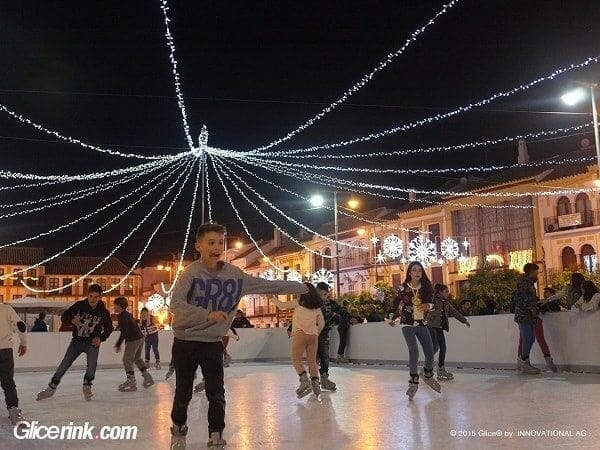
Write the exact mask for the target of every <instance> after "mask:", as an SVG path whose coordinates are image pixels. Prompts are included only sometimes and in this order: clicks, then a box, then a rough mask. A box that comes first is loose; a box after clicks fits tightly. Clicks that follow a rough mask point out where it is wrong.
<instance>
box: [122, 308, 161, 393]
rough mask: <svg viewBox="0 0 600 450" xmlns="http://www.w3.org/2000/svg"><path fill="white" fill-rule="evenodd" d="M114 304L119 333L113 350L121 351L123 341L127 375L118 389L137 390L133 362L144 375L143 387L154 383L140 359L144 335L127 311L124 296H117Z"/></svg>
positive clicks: (123, 390)
mask: <svg viewBox="0 0 600 450" xmlns="http://www.w3.org/2000/svg"><path fill="white" fill-rule="evenodd" d="M114 304H115V312H116V313H117V314H118V315H119V318H118V322H119V330H120V331H121V335H120V336H119V339H117V343H116V344H115V351H116V352H117V353H119V352H120V351H121V343H122V342H123V341H125V351H124V352H123V367H124V368H125V374H126V375H127V380H125V382H124V383H121V384H120V385H119V391H121V392H131V391H137V382H136V380H135V373H134V370H133V365H134V364H135V365H136V366H137V368H138V369H139V370H140V372H142V377H144V383H143V386H144V387H145V388H147V387H150V386H152V385H153V384H154V380H153V379H152V375H150V372H148V367H147V366H146V364H145V363H144V360H143V359H142V347H143V346H144V335H143V334H142V330H140V327H139V325H138V324H137V322H136V321H135V319H134V318H133V316H132V315H131V314H129V312H128V311H127V306H129V303H128V302H127V299H126V298H125V297H117V298H116V299H115V303H114Z"/></svg>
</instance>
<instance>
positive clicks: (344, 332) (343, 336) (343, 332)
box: [338, 327, 349, 356]
mask: <svg viewBox="0 0 600 450" xmlns="http://www.w3.org/2000/svg"><path fill="white" fill-rule="evenodd" d="M348 329H349V328H348V327H343V328H340V327H338V333H340V346H339V347H338V356H344V353H345V352H346V344H347V343H348Z"/></svg>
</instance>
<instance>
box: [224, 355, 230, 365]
mask: <svg viewBox="0 0 600 450" xmlns="http://www.w3.org/2000/svg"><path fill="white" fill-rule="evenodd" d="M229 364H231V355H230V354H229V353H227V354H226V355H225V356H224V357H223V367H229Z"/></svg>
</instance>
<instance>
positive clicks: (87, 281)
mask: <svg viewBox="0 0 600 450" xmlns="http://www.w3.org/2000/svg"><path fill="white" fill-rule="evenodd" d="M90 284H92V279H91V278H84V279H83V294H84V295H87V293H88V288H89V287H90Z"/></svg>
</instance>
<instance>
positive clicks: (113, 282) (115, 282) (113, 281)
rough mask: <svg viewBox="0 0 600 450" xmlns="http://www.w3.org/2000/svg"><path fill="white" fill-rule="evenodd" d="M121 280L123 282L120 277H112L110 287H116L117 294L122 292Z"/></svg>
mask: <svg viewBox="0 0 600 450" xmlns="http://www.w3.org/2000/svg"><path fill="white" fill-rule="evenodd" d="M120 282H121V279H120V278H111V279H110V287H111V288H113V287H114V288H115V294H120V293H121V285H120V284H119V283H120ZM115 286H116V287H115Z"/></svg>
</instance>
